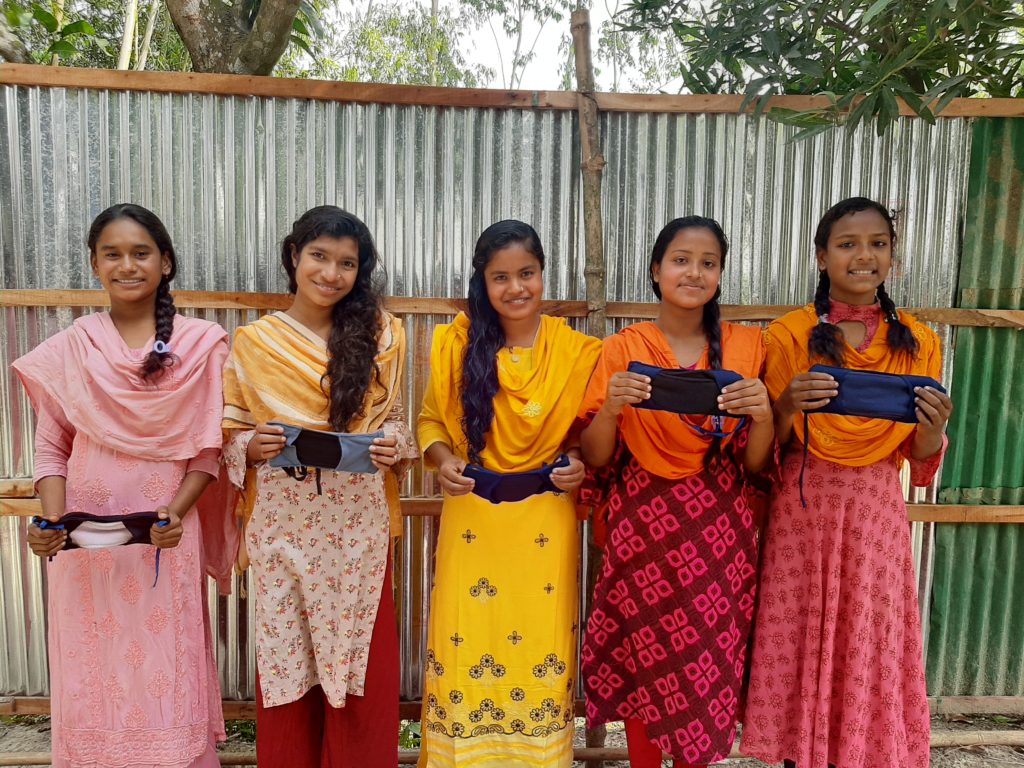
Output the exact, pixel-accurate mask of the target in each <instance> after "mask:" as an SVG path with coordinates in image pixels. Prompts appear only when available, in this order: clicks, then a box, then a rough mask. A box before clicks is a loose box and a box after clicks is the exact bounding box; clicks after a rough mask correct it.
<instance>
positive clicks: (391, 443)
mask: <svg viewBox="0 0 1024 768" xmlns="http://www.w3.org/2000/svg"><path fill="white" fill-rule="evenodd" d="M373 444H374V445H384V446H388V447H391V448H394V447H395V446H396V445H398V440H397V439H396V438H394V437H376V438H374V440H373Z"/></svg>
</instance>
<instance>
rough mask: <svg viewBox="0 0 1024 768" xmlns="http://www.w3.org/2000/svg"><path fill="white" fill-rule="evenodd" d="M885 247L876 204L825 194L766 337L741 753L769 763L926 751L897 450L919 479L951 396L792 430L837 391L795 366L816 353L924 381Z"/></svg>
mask: <svg viewBox="0 0 1024 768" xmlns="http://www.w3.org/2000/svg"><path fill="white" fill-rule="evenodd" d="M895 242H896V232H895V229H894V227H893V219H892V216H891V214H890V213H889V211H888V210H886V208H885V207H884V206H882V205H879V204H878V203H876V202H874V201H872V200H868V199H866V198H862V197H855V198H850V199H848V200H843V201H842V202H840V203H837V204H836V205H834V206H833V207H832V208H830V209H829V211H828V212H827V213H826V214H825V216H824V217H823V218H822V220H821V222H820V223H819V225H818V229H817V232H816V233H815V236H814V246H815V252H816V255H817V263H818V270H819V282H818V290H817V293H816V294H815V297H814V303H813V304H810V305H808V306H806V307H803V308H802V309H798V310H795V311H793V312H790V313H789V314H787V315H785V316H784V317H781V318H779V319H778V320H776V321H775V322H773V323H772V324H771V325H770V326H769V327H768V332H767V335H766V339H767V345H768V372H767V384H768V390H769V392H770V394H771V395H772V396H773V398H774V400H775V423H776V426H777V429H778V434H779V440H780V443H782V444H783V445H786V446H787V451H786V456H785V459H784V461H783V465H782V481H781V484H780V485H779V486H778V488H777V489H776V492H775V495H774V498H773V499H772V503H771V511H770V516H769V522H768V532H767V536H766V539H765V545H764V560H763V565H762V571H761V577H760V586H759V604H758V614H757V627H756V629H755V632H754V650H753V654H752V669H751V680H750V693H749V697H748V701H747V707H746V716H745V718H744V730H743V751H744V752H745V753H747V754H750V755H754V756H756V757H759V758H761V759H763V760H767V761H768V762H779V761H781V760H784V759H785V761H786V763H787V765H789V766H792V765H793V764H794V761H795V764H796V765H798V766H799V768H826V766H828V765H831V766H835V767H836V768H875V767H876V766H881V765H893V766H895V765H899V766H904V767H905V768H926V767H927V766H928V762H929V716H928V702H927V700H926V697H925V685H924V668H923V657H922V649H921V628H920V619H919V617H918V607H917V590H916V588H915V576H914V563H913V558H912V556H911V549H910V529H909V526H908V524H907V509H906V505H905V504H904V501H903V492H902V487H901V484H900V467H901V465H902V464H903V462H904V461H905V460H907V459H909V460H910V469H911V481H912V482H913V483H914V484H915V485H927V484H928V483H929V482H930V481H931V479H932V477H933V476H934V474H935V472H936V470H937V469H938V464H939V460H940V458H941V456H942V453H943V451H944V448H945V437H944V435H943V429H944V427H945V424H946V421H947V420H948V418H949V414H950V411H951V409H952V403H951V402H950V400H949V398H948V397H947V396H946V395H945V394H943V393H941V392H939V391H937V390H934V389H930V388H925V389H920V390H919V391H918V392H917V417H918V423H917V424H916V425H915V424H903V423H897V422H892V421H883V420H881V419H864V418H855V417H847V416H838V415H831V414H817V415H811V416H810V417H809V426H810V434H809V435H807V434H805V432H804V420H803V414H804V411H807V410H812V409H815V408H819V407H821V406H822V405H824V404H826V403H827V402H828V401H829V400H830V399H831V398H833V397H835V395H836V394H837V393H838V389H837V387H836V382H835V380H834V379H832V377H831V376H828V375H827V374H824V373H810V372H809V371H808V369H809V368H810V366H811V365H813V364H815V363H818V362H822V363H827V364H829V365H833V366H835V365H838V366H845V367H848V368H858V369H864V370H873V371H881V372H887V373H911V374H921V375H926V376H931V377H932V378H938V377H939V374H940V371H941V360H940V347H939V340H938V338H937V337H936V335H935V333H933V332H932V331H931V330H929V329H928V328H927V327H925V326H924V325H922V324H921V323H919V322H917V321H916V320H914V318H913V317H911V316H910V315H908V314H906V313H905V312H902V311H899V310H897V309H896V307H895V305H894V304H893V301H892V299H890V298H889V295H888V293H887V292H886V290H885V285H884V281H885V279H886V277H887V276H888V274H889V269H890V267H891V265H892V258H893V247H894V245H895ZM805 444H806V448H807V455H806V459H805V458H804V445H805ZM804 461H806V466H805V467H804V470H803V488H802V491H801V482H800V478H801V467H802V465H803V464H804ZM801 493H802V494H803V496H801ZM802 499H803V500H805V501H806V505H805V504H804V503H803V501H802Z"/></svg>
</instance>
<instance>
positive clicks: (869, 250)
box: [817, 209, 893, 304]
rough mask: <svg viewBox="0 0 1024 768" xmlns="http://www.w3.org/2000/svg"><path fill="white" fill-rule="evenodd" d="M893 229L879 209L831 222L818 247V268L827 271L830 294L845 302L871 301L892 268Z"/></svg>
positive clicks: (859, 302) (853, 214)
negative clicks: (822, 245) (830, 229)
mask: <svg viewBox="0 0 1024 768" xmlns="http://www.w3.org/2000/svg"><path fill="white" fill-rule="evenodd" d="M892 240H893V238H892V231H891V230H890V226H889V222H887V221H886V220H885V217H883V216H882V214H880V213H879V212H878V211H876V210H874V209H867V210H863V211H857V212H855V213H850V214H847V215H846V216H843V217H842V218H841V219H838V220H837V221H836V222H835V223H834V224H833V225H832V231H831V232H830V233H829V236H828V245H827V246H826V247H825V248H818V249H817V260H818V269H823V270H826V271H827V272H828V279H829V282H830V284H831V290H830V294H831V296H832V298H833V299H835V300H836V301H841V302H843V303H845V304H871V303H873V302H874V300H875V291H876V289H877V288H878V286H880V285H881V284H882V283H883V282H885V279H886V278H887V277H888V276H889V269H890V268H891V267H892Z"/></svg>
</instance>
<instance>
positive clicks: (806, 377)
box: [793, 371, 835, 383]
mask: <svg viewBox="0 0 1024 768" xmlns="http://www.w3.org/2000/svg"><path fill="white" fill-rule="evenodd" d="M793 381H831V382H833V383H835V378H834V377H833V376H832V374H829V373H822V372H821V371H806V372H805V373H798V374H797V375H796V376H794V377H793Z"/></svg>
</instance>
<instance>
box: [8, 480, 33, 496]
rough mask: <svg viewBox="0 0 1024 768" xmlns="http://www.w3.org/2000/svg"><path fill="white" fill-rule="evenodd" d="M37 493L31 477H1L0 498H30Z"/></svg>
mask: <svg viewBox="0 0 1024 768" xmlns="http://www.w3.org/2000/svg"><path fill="white" fill-rule="evenodd" d="M35 495H36V489H35V483H33V482H32V478H31V477H14V478H0V498H5V497H6V498H14V499H30V498H32V497H33V496H35Z"/></svg>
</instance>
